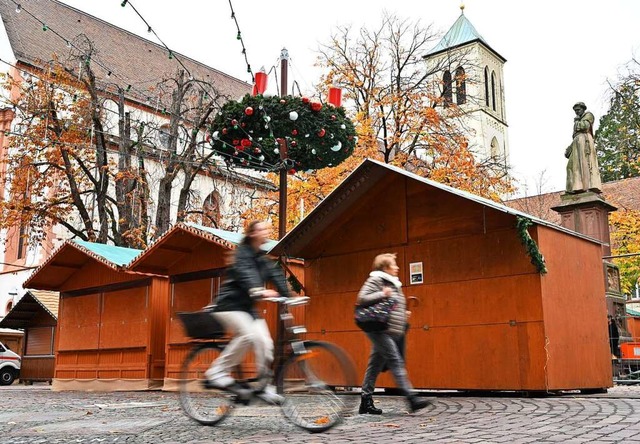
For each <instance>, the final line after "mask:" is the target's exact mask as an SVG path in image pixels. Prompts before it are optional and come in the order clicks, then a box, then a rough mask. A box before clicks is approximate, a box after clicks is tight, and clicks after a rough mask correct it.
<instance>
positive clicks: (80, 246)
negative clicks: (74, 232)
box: [23, 240, 140, 290]
mask: <svg viewBox="0 0 640 444" xmlns="http://www.w3.org/2000/svg"><path fill="white" fill-rule="evenodd" d="M139 253H140V250H135V249H133V248H124V247H116V246H113V245H105V244H97V243H94V242H86V241H81V240H68V241H66V242H65V243H63V244H62V245H61V246H60V247H58V249H57V250H56V251H54V252H53V253H52V254H51V256H49V258H48V259H47V260H46V261H45V262H44V263H43V264H42V265H40V266H39V267H38V268H36V269H35V270H34V271H33V273H32V274H31V276H30V277H29V278H28V279H27V280H26V281H25V282H24V284H23V287H24V288H39V289H41V290H54V289H57V288H59V287H60V286H61V285H62V284H63V283H64V282H65V281H66V280H67V279H69V277H71V275H72V274H73V273H75V272H76V271H78V270H79V269H80V268H82V267H83V266H84V265H85V264H86V263H87V262H89V261H97V262H100V263H101V264H103V265H105V266H106V267H109V268H111V269H113V270H116V271H121V270H124V267H125V266H126V265H127V264H129V262H131V261H132V260H133V258H135V257H136V256H137V255H138V254H139Z"/></svg>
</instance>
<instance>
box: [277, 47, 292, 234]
mask: <svg viewBox="0 0 640 444" xmlns="http://www.w3.org/2000/svg"><path fill="white" fill-rule="evenodd" d="M288 64H289V52H288V51H287V49H286V48H282V51H281V52H280V90H281V91H282V92H281V97H283V96H286V95H287V67H288ZM286 143H287V141H286V139H283V140H282V141H281V142H280V159H281V160H282V161H283V162H282V167H281V168H280V192H279V201H278V209H279V211H278V239H282V238H283V237H284V235H285V234H286V233H287V167H286V165H285V163H284V160H285V159H286V157H287V150H286V149H282V148H283V147H282V145H285V147H286Z"/></svg>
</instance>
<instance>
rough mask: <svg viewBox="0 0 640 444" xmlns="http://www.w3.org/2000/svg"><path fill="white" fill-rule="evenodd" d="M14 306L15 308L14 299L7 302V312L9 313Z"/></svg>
mask: <svg viewBox="0 0 640 444" xmlns="http://www.w3.org/2000/svg"><path fill="white" fill-rule="evenodd" d="M12 308H13V301H9V302H7V309H6V310H5V313H9V312H10V311H11V309H12Z"/></svg>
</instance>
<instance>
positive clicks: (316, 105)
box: [311, 102, 322, 112]
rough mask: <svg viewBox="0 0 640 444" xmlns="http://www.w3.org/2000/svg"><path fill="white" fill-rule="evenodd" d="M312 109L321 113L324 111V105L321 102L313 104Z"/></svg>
mask: <svg viewBox="0 0 640 444" xmlns="http://www.w3.org/2000/svg"><path fill="white" fill-rule="evenodd" d="M311 109H312V110H313V111H316V112H318V111H320V110H321V109H322V103H320V102H311Z"/></svg>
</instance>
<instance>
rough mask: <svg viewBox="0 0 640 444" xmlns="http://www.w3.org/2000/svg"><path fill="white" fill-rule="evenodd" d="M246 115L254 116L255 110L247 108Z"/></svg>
mask: <svg viewBox="0 0 640 444" xmlns="http://www.w3.org/2000/svg"><path fill="white" fill-rule="evenodd" d="M244 113H245V114H246V115H247V116H250V115H252V114H253V108H251V107H250V106H247V107H246V108H245V109H244Z"/></svg>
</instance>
